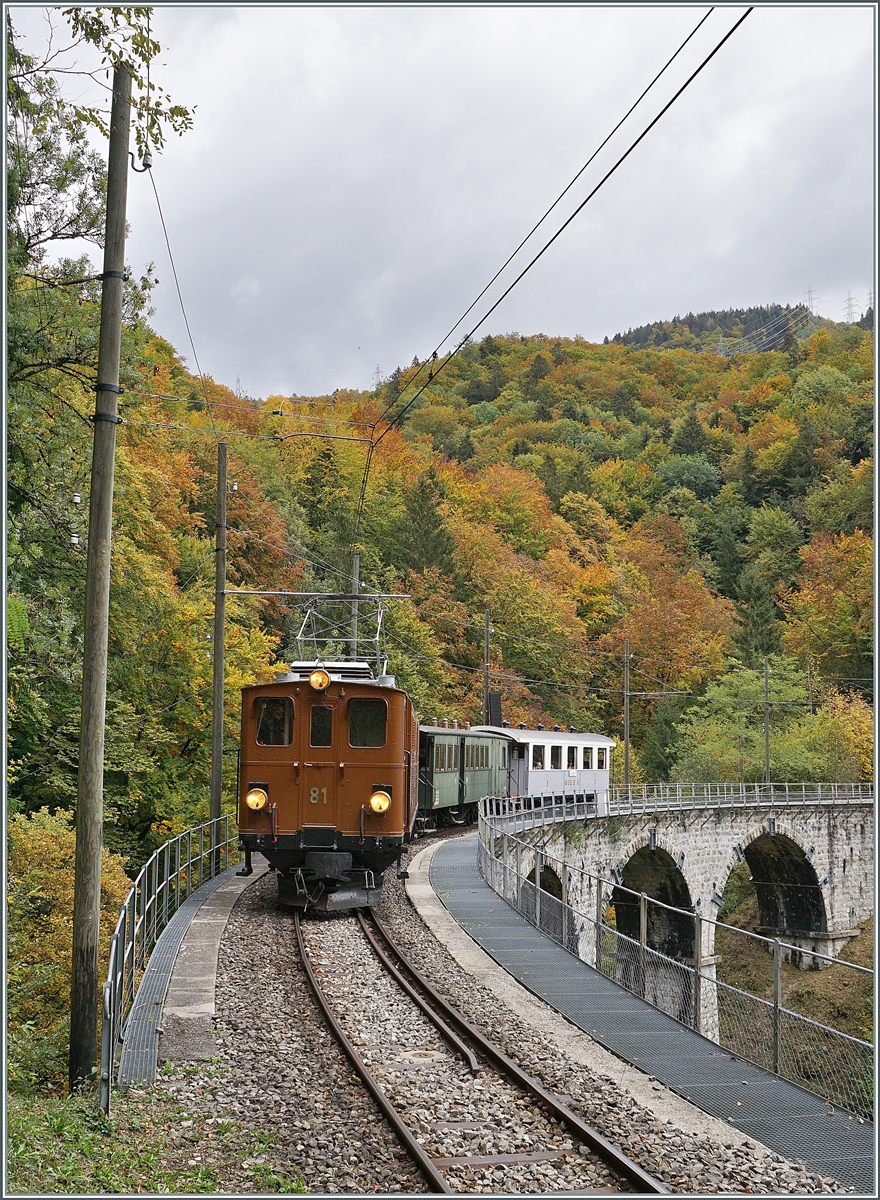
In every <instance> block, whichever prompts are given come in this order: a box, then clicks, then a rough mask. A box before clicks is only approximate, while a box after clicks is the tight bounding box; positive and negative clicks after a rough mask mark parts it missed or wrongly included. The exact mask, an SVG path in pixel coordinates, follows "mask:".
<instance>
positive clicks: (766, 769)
mask: <svg viewBox="0 0 880 1200" xmlns="http://www.w3.org/2000/svg"><path fill="white" fill-rule="evenodd" d="M764 782H765V783H769V782H770V659H769V658H768V657H767V655H766V654H765V655H764Z"/></svg>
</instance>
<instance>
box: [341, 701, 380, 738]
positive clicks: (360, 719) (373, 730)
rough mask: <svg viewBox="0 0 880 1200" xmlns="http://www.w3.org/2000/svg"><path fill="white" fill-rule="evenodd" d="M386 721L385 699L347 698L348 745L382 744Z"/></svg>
mask: <svg viewBox="0 0 880 1200" xmlns="http://www.w3.org/2000/svg"><path fill="white" fill-rule="evenodd" d="M387 723H388V704H387V702H386V701H385V700H349V702H348V743H349V745H350V746H384V745H385V726H386V725H387Z"/></svg>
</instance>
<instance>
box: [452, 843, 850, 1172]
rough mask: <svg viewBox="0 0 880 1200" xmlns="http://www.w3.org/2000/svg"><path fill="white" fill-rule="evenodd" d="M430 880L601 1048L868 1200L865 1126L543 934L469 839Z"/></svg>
mask: <svg viewBox="0 0 880 1200" xmlns="http://www.w3.org/2000/svg"><path fill="white" fill-rule="evenodd" d="M430 880H431V885H432V887H433V888H434V891H435V892H436V893H437V895H438V896H439V898H440V900H441V901H442V902H443V904H444V905H445V906H446V908H447V909H448V910H449V912H450V913H451V914H452V916H453V917H454V918H455V919H456V921H457V922H458V924H459V925H461V926H462V928H463V929H464V930H465V931H466V932H467V933H469V934H470V936H471V937H472V938H473V939H474V941H475V942H477V943H478V944H479V945H480V946H482V948H483V949H484V950H485V951H486V953H487V954H489V955H490V956H491V957H492V958H494V959H495V961H496V962H497V963H498V964H499V965H500V966H502V967H503V968H504V969H505V970H506V971H508V972H509V973H510V974H511V975H512V976H513V977H514V978H515V979H517V980H518V981H519V982H520V983H521V984H522V985H523V986H524V987H525V988H528V990H529V991H530V992H533V993H534V994H535V995H536V996H539V997H540V998H541V999H542V1000H545V1001H546V1002H547V1003H548V1004H550V1005H551V1006H552V1007H553V1008H555V1009H556V1010H557V1011H558V1012H561V1013H562V1014H563V1016H565V1017H567V1018H568V1019H569V1020H570V1021H571V1022H572V1024H574V1025H576V1026H577V1027H578V1028H579V1029H582V1030H583V1031H584V1032H585V1033H588V1034H590V1035H591V1036H592V1037H594V1038H595V1039H596V1041H597V1042H599V1043H600V1045H602V1046H605V1047H606V1049H608V1050H611V1051H612V1053H614V1054H616V1055H617V1056H618V1057H619V1058H622V1059H625V1060H626V1061H627V1062H629V1063H632V1064H633V1065H634V1066H636V1067H638V1068H639V1069H640V1070H642V1071H644V1072H646V1073H647V1074H649V1075H653V1076H655V1078H657V1079H658V1080H659V1081H660V1082H661V1083H664V1084H665V1085H666V1086H667V1087H669V1088H671V1089H672V1091H674V1092H677V1093H678V1094H679V1095H680V1096H684V1097H685V1099H688V1100H690V1101H691V1102H692V1103H693V1104H696V1105H697V1106H698V1107H699V1108H702V1109H703V1110H704V1111H705V1112H707V1113H711V1114H712V1116H715V1117H719V1118H720V1119H721V1120H722V1121H726V1122H728V1123H729V1124H730V1125H732V1126H734V1127H735V1128H737V1129H739V1130H740V1131H741V1132H742V1133H745V1134H747V1135H748V1136H749V1137H753V1138H755V1139H756V1140H757V1141H759V1142H762V1143H763V1144H764V1145H765V1146H768V1147H769V1148H770V1149H771V1150H774V1151H776V1153H777V1154H781V1155H784V1156H785V1157H786V1158H790V1159H794V1160H796V1161H798V1162H801V1163H803V1164H804V1166H805V1167H808V1168H810V1169H811V1170H813V1171H818V1172H819V1173H820V1174H822V1175H824V1176H831V1177H833V1178H835V1179H838V1180H839V1181H840V1182H841V1183H842V1184H844V1186H846V1187H852V1188H855V1190H856V1192H857V1193H859V1194H862V1193H864V1194H866V1195H869V1196H871V1195H874V1126H873V1124H872V1123H871V1122H869V1121H865V1122H864V1123H862V1122H860V1121H859V1119H858V1117H854V1116H853V1115H852V1114H851V1113H849V1112H847V1111H846V1110H845V1109H843V1108H838V1107H836V1106H834V1105H831V1104H825V1103H824V1102H823V1101H822V1100H821V1099H820V1098H819V1097H818V1096H816V1095H814V1094H813V1093H812V1092H808V1091H806V1090H805V1089H804V1088H800V1087H798V1086H797V1085H796V1084H793V1083H789V1082H788V1081H787V1080H785V1079H780V1078H779V1077H778V1076H776V1075H773V1074H772V1073H771V1072H769V1071H764V1070H762V1069H761V1068H760V1067H756V1066H753V1065H752V1064H751V1063H748V1062H744V1061H743V1060H742V1059H739V1058H737V1057H736V1056H735V1055H732V1054H730V1053H729V1052H728V1051H726V1050H724V1049H722V1048H721V1047H720V1046H718V1045H717V1044H716V1043H715V1042H712V1041H709V1039H708V1038H704V1037H702V1036H701V1035H700V1034H698V1033H694V1032H693V1030H690V1029H688V1028H687V1027H686V1026H683V1025H681V1024H679V1022H678V1021H676V1020H674V1019H673V1018H672V1017H669V1016H667V1015H666V1014H665V1013H663V1012H661V1011H660V1010H659V1009H657V1008H654V1007H653V1005H651V1004H648V1003H646V1002H645V1001H644V1000H641V999H639V997H638V996H633V995H632V994H631V993H629V992H627V991H624V989H623V988H621V987H619V986H618V985H617V984H616V983H614V982H613V981H612V980H610V979H607V978H606V977H605V976H604V975H601V974H599V973H598V972H597V971H594V970H593V968H592V967H589V966H587V964H586V963H584V962H581V960H580V959H579V958H576V957H575V956H574V955H572V954H569V953H568V951H567V950H564V949H563V948H562V947H561V946H559V945H557V944H556V942H554V941H552V940H551V939H550V938H548V937H546V936H545V935H544V934H542V933H540V932H539V931H538V930H537V929H535V928H534V926H532V925H529V923H528V922H527V921H525V920H524V919H523V918H522V917H521V916H520V915H519V914H518V913H516V912H514V910H513V909H512V908H510V907H509V905H507V904H505V903H504V901H503V900H501V898H500V897H499V896H497V895H496V894H495V893H494V892H493V891H492V889H491V888H490V887H489V886H488V884H486V883H485V882H484V881H483V879H482V877H481V876H480V873H479V870H478V868H477V839H476V836H475V835H474V836H472V837H465V838H455V839H453V840H451V841H449V842H446V843H444V844H443V845H441V846H440V847H439V848H438V850H437V851H436V852H435V854H434V856H433V858H432V860H431V866H430Z"/></svg>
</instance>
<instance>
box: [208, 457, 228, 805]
mask: <svg viewBox="0 0 880 1200" xmlns="http://www.w3.org/2000/svg"><path fill="white" fill-rule="evenodd" d="M216 522H217V526H216V527H217V546H216V557H215V563H214V711H213V716H212V718H211V820H212V821H216V820H217V818H218V817H219V816H220V801H221V797H222V795H223V709H224V704H223V685H224V682H225V674H226V672H225V661H224V655H225V649H226V442H218V443H217V515H216Z"/></svg>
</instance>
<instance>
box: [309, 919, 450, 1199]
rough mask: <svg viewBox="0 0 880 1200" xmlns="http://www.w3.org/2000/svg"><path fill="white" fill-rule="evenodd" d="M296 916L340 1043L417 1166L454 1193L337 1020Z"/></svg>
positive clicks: (435, 1186)
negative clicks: (319, 979)
mask: <svg viewBox="0 0 880 1200" xmlns="http://www.w3.org/2000/svg"><path fill="white" fill-rule="evenodd" d="M293 920H294V928H295V930H296V941H297V947H298V949H299V955H300V959H301V961H302V964H303V968H304V970H305V973H306V978H307V979H308V981H309V986H310V987H311V989H312V992H313V993H314V996H315V999H316V1000H317V1002H318V1006H319V1008H320V1009H321V1012H322V1013H323V1014H324V1017H325V1019H326V1021H327V1024H328V1025H329V1026H330V1028H331V1029H332V1030H333V1033H334V1034H335V1036H336V1038H337V1040H338V1042H339V1044H340V1045H341V1046H342V1048H343V1050H344V1051H345V1053H346V1055H347V1056H348V1058H349V1061H350V1062H351V1064H352V1066H353V1067H354V1069H355V1070H356V1071H357V1073H358V1075H360V1077H361V1079H362V1080H363V1081H364V1084H365V1085H366V1087H367V1089H368V1090H369V1092H370V1093H371V1095H372V1096H373V1099H374V1100H375V1101H376V1103H377V1104H378V1105H379V1108H380V1109H381V1110H382V1112H383V1113H384V1114H385V1116H386V1117H387V1118H388V1120H389V1122H390V1123H391V1125H392V1127H393V1128H394V1131H395V1133H396V1134H397V1136H398V1137H399V1138H400V1140H401V1141H402V1142H403V1144H404V1145H405V1146H406V1149H407V1151H408V1152H409V1154H410V1156H411V1158H412V1159H413V1161H414V1162H415V1164H416V1166H417V1167H418V1169H419V1170H420V1171H421V1172H422V1174H423V1175H424V1177H425V1179H426V1180H427V1182H428V1186H429V1187H430V1189H431V1191H432V1192H439V1193H441V1194H443V1195H447V1196H450V1195H452V1189H451V1188H450V1187H449V1186H448V1184H447V1183H446V1180H445V1179H444V1178H443V1176H442V1175H441V1174H440V1172H439V1171H438V1170H437V1168H436V1167H435V1166H434V1162H433V1160H432V1158H431V1157H430V1155H429V1154H427V1153H426V1151H425V1150H424V1148H423V1147H422V1146H421V1145H420V1144H419V1142H417V1141H416V1139H415V1137H414V1136H413V1134H412V1131H411V1130H410V1129H409V1127H408V1126H407V1125H406V1123H405V1122H404V1120H403V1118H402V1117H401V1115H400V1113H399V1112H398V1111H397V1109H396V1108H395V1107H394V1105H393V1104H392V1103H391V1101H390V1100H389V1099H388V1096H387V1095H386V1094H385V1092H384V1091H383V1090H382V1087H381V1085H380V1084H379V1082H378V1080H377V1079H376V1078H375V1076H374V1075H373V1074H372V1072H371V1071H370V1069H369V1067H368V1066H367V1064H366V1063H365V1062H364V1060H363V1059H362V1058H361V1056H360V1055H359V1054H358V1052H357V1050H356V1049H355V1047H354V1045H353V1043H352V1042H351V1041H350V1040H349V1037H348V1035H347V1034H346V1033H345V1030H344V1029H343V1028H342V1026H341V1025H340V1024H339V1022H338V1021H337V1019H336V1016H335V1015H334V1013H333V1010H332V1009H331V1007H330V1003H329V1001H328V1000H327V997H326V996H325V995H324V991H323V989H322V987H321V985H320V983H319V982H318V978H317V976H316V975H315V972H314V970H313V968H312V964H311V962H310V961H309V955H308V951H307V950H306V946H305V942H304V940H303V935H302V926H301V923H300V919H299V913H298V912H295V913H294V918H293Z"/></svg>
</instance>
